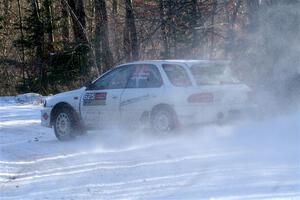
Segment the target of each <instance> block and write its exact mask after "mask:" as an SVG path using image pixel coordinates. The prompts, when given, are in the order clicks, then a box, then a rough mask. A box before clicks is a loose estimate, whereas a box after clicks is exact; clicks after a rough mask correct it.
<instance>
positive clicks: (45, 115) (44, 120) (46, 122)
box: [41, 107, 52, 128]
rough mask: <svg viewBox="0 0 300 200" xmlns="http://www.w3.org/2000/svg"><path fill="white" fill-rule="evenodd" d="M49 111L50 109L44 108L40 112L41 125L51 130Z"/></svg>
mask: <svg viewBox="0 0 300 200" xmlns="http://www.w3.org/2000/svg"><path fill="white" fill-rule="evenodd" d="M51 110H52V108H48V107H45V108H43V109H42V110H41V125H42V126H45V127H49V128H51Z"/></svg>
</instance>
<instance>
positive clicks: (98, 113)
mask: <svg viewBox="0 0 300 200" xmlns="http://www.w3.org/2000/svg"><path fill="white" fill-rule="evenodd" d="M131 71H132V68H131V67H130V66H122V67H118V68H116V69H114V70H112V71H110V72H108V73H107V74H105V75H104V76H102V77H100V78H99V79H97V80H96V81H95V82H94V83H93V84H92V85H91V87H90V88H88V89H87V90H86V91H85V93H84V95H83V96H82V100H81V113H82V119H83V121H84V123H85V125H86V126H88V127H94V128H99V127H101V128H102V127H111V126H117V125H118V122H119V120H120V109H119V108H120V98H121V95H122V93H123V92H124V89H125V86H126V83H127V80H128V77H129V75H130V73H131Z"/></svg>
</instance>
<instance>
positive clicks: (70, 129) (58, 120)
mask: <svg viewBox="0 0 300 200" xmlns="http://www.w3.org/2000/svg"><path fill="white" fill-rule="evenodd" d="M74 127H75V119H74V116H73V114H72V112H71V111H70V109H67V108H61V109H60V110H59V111H58V112H57V114H56V116H55V120H54V132H55V136H56V137H57V139H58V140H60V141H68V140H71V139H73V138H74V137H75V134H74V131H75V130H74Z"/></svg>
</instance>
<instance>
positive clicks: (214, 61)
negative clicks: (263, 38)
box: [122, 60, 229, 67]
mask: <svg viewBox="0 0 300 200" xmlns="http://www.w3.org/2000/svg"><path fill="white" fill-rule="evenodd" d="M228 62H229V61H228V60H141V61H133V62H129V63H124V64H122V65H128V64H144V63H153V64H162V63H170V64H171V63H184V64H187V65H188V66H189V67H191V66H192V65H195V64H200V63H203V64H204V63H207V64H208V63H228Z"/></svg>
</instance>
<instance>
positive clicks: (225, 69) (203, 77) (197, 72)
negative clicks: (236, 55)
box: [190, 63, 238, 85]
mask: <svg viewBox="0 0 300 200" xmlns="http://www.w3.org/2000/svg"><path fill="white" fill-rule="evenodd" d="M190 70H191V73H192V75H193V76H194V78H195V80H196V83H197V85H218V84H231V83H238V80H237V79H236V78H235V77H234V76H233V75H232V74H231V72H230V67H229V66H228V64H226V63H200V64H195V65H192V66H191V68H190Z"/></svg>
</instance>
